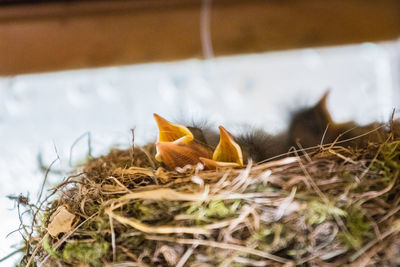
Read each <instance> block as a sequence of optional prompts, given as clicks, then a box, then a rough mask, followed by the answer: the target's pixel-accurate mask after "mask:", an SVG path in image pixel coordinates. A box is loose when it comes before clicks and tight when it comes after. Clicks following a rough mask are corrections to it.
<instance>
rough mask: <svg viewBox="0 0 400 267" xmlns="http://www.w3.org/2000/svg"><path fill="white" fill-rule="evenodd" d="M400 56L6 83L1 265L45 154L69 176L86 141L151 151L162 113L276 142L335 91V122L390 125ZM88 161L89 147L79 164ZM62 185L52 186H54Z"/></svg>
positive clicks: (150, 69)
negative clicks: (248, 129) (19, 203)
mask: <svg viewBox="0 0 400 267" xmlns="http://www.w3.org/2000/svg"><path fill="white" fill-rule="evenodd" d="M399 52H400V50H399V43H398V42H391V43H384V44H370V43H367V44H360V45H352V46H342V47H330V48H321V49H305V50H292V51H285V52H274V53H265V54H254V55H246V56H233V57H224V58H217V59H213V60H210V61H206V62H204V61H199V60H187V61H179V62H172V63H160V64H143V65H134V66H125V67H112V68H101V69H90V70H77V71H66V72H57V73H46V74H33V75H21V76H15V77H2V78H1V77H0V218H2V219H1V220H0V240H2V241H1V242H0V258H1V257H3V256H5V255H7V254H8V253H9V252H11V251H12V249H10V247H9V246H10V245H11V244H15V243H17V242H18V240H20V238H19V235H18V233H14V234H12V235H11V236H9V237H8V238H7V239H4V238H5V236H6V234H7V233H9V232H11V231H12V230H15V229H16V228H17V227H18V218H17V214H16V211H15V210H10V209H11V208H12V207H13V203H12V202H11V201H10V200H8V199H6V198H5V196H6V195H10V194H19V193H24V194H26V193H27V192H30V196H31V197H32V198H33V199H35V197H36V196H37V192H38V190H39V187H40V184H41V181H42V179H43V173H41V172H40V171H39V170H38V164H37V156H38V154H39V153H41V154H42V155H43V159H44V162H45V163H46V164H49V163H50V162H51V161H52V160H53V159H54V158H56V152H55V148H56V150H57V153H58V154H59V156H60V161H58V162H57V163H56V164H55V166H54V168H55V169H62V170H65V171H67V170H68V163H69V157H70V148H71V145H72V144H73V142H74V141H75V140H76V139H77V138H78V137H79V136H81V135H82V134H84V133H85V132H90V133H91V136H92V148H93V152H94V154H97V155H98V154H99V153H104V152H106V151H107V150H108V149H109V148H110V146H112V145H117V144H118V145H121V146H122V147H124V146H125V147H126V146H128V145H129V143H130V140H131V136H130V128H132V127H135V135H136V141H137V142H138V143H144V142H148V141H152V140H154V139H155V137H156V131H155V123H154V121H153V118H152V113H154V112H156V113H159V114H160V115H162V116H165V117H166V118H168V119H171V120H174V121H182V120H186V121H191V120H192V119H194V120H196V119H197V120H199V119H200V120H201V119H204V118H207V119H208V120H210V121H212V122H214V123H216V124H223V125H225V126H227V128H228V129H231V130H232V131H233V132H235V131H238V129H240V128H241V127H239V126H240V125H243V124H245V125H250V126H262V127H264V128H266V129H267V130H269V131H272V132H277V131H280V130H282V129H284V128H285V126H286V121H287V119H288V116H289V113H290V111H293V110H295V109H296V108H299V107H300V106H306V105H311V104H312V103H315V102H316V101H317V99H318V98H319V97H320V96H321V95H322V94H323V93H324V92H325V91H326V90H327V89H328V88H329V89H330V90H331V94H330V97H329V101H328V105H329V109H330V110H331V111H332V113H333V116H334V118H335V119H336V120H338V121H344V120H349V119H354V120H356V121H358V122H359V123H362V124H365V123H368V122H371V121H373V120H381V121H382V120H387V119H388V118H389V115H390V113H391V111H392V109H393V108H394V107H396V106H397V107H400V100H399V97H400V90H399V89H400V87H399V75H398V71H399V63H400V61H399V59H400V57H399V55H400V53H399ZM238 125H239V126H238ZM86 151H87V142H86V139H82V140H81V141H80V142H79V143H78V144H77V145H76V146H75V148H74V150H73V158H72V159H73V161H75V162H77V161H78V160H81V159H82V158H83V157H84V154H85V153H86ZM65 175H66V174H65ZM61 178H62V177H60V176H53V177H50V180H49V186H51V185H52V184H53V185H54V184H55V183H56V182H57V181H59V180H60V179H61ZM13 260H15V257H14V258H13V259H12V260H10V261H8V262H7V263H8V264H10V265H12V262H13ZM2 266H3V265H2Z"/></svg>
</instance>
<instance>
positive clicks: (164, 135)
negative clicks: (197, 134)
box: [154, 114, 212, 170]
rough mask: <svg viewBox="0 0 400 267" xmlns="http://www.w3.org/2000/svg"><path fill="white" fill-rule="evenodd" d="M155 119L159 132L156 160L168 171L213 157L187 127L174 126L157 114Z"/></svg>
mask: <svg viewBox="0 0 400 267" xmlns="http://www.w3.org/2000/svg"><path fill="white" fill-rule="evenodd" d="M154 118H155V120H156V122H157V125H158V130H159V134H158V139H157V143H156V149H157V154H156V160H157V161H159V162H163V163H164V164H165V166H166V167H167V168H168V169H170V170H174V169H175V168H176V167H184V166H186V165H189V164H190V165H196V164H197V163H199V162H201V161H200V157H205V158H210V157H211V155H212V151H211V150H210V149H209V148H208V147H206V146H204V145H202V144H200V143H198V142H196V140H194V136H193V134H192V132H191V131H190V130H189V129H188V128H187V127H185V126H182V125H178V124H173V123H171V122H169V121H167V120H166V119H164V118H162V117H161V116H159V115H157V114H154Z"/></svg>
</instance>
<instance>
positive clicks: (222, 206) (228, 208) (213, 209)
mask: <svg viewBox="0 0 400 267" xmlns="http://www.w3.org/2000/svg"><path fill="white" fill-rule="evenodd" d="M240 203H241V200H233V201H231V200H230V201H223V200H211V201H210V202H209V203H208V205H206V206H204V205H202V203H195V204H193V205H191V206H190V207H189V208H188V209H187V210H186V214H190V215H194V217H195V218H196V220H207V219H208V218H219V219H225V218H227V217H229V216H231V215H233V214H235V212H236V211H237V210H238V208H239V206H240Z"/></svg>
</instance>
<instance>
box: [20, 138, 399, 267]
mask: <svg viewBox="0 0 400 267" xmlns="http://www.w3.org/2000/svg"><path fill="white" fill-rule="evenodd" d="M364 138H366V137H364ZM154 154H155V149H154V146H152V145H149V146H146V147H140V148H139V147H138V148H134V149H128V150H116V149H113V150H111V151H110V152H109V154H108V155H105V156H101V157H99V158H94V159H91V160H89V161H88V162H87V163H86V164H85V165H84V166H82V168H80V170H79V171H77V174H75V175H74V176H71V177H69V178H67V179H66V180H65V181H64V182H63V183H62V184H60V185H59V186H57V187H56V188H55V189H54V191H53V193H56V194H55V195H56V197H55V198H54V199H53V200H51V201H48V202H47V203H44V204H46V205H45V206H46V208H44V210H40V211H39V212H36V211H34V210H33V211H32V212H34V214H35V216H34V221H33V228H32V229H33V233H32V234H30V235H28V236H25V238H26V247H25V257H24V258H23V259H22V262H21V264H22V265H27V264H29V265H32V266H35V265H37V264H42V266H281V265H285V266H294V265H301V266H343V265H344V264H349V265H351V266H360V265H371V266H372V265H381V266H393V265H399V264H400V241H399V240H400V238H399V232H400V214H399V210H400V182H399V179H398V176H399V172H400V140H396V139H393V138H388V140H387V141H386V142H383V143H369V144H368V145H365V146H364V147H362V148H358V149H349V148H344V147H341V146H339V145H338V146H334V145H331V146H325V147H319V148H316V149H315V150H313V151H308V152H307V153H306V152H305V151H299V152H297V153H296V152H294V153H292V156H287V157H283V158H281V159H279V160H275V161H269V162H266V163H262V164H252V163H251V162H250V163H249V164H248V165H247V166H246V167H245V168H242V169H217V170H201V166H195V167H193V168H186V169H185V168H183V169H179V170H178V171H166V170H165V169H163V168H162V167H160V166H159V165H158V163H157V162H155V161H154ZM60 207H62V208H63V209H64V210H65V211H67V212H68V213H70V214H72V216H73V218H74V220H73V221H71V223H70V229H69V230H68V231H66V232H63V231H65V230H62V231H61V232H60V233H58V234H56V236H52V235H50V234H49V232H48V229H49V224H51V223H52V221H54V216H55V213H56V211H57V210H58V209H60ZM52 217H53V218H52ZM64 226H65V225H64ZM28 232H29V231H28Z"/></svg>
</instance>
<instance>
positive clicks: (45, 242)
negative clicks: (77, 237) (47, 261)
mask: <svg viewBox="0 0 400 267" xmlns="http://www.w3.org/2000/svg"><path fill="white" fill-rule="evenodd" d="M43 249H44V250H46V251H47V253H49V255H50V256H51V257H53V258H57V259H58V258H60V256H61V255H60V253H59V252H58V251H57V250H55V249H54V248H52V247H51V245H50V240H49V236H48V235H47V236H45V237H44V239H43Z"/></svg>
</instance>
